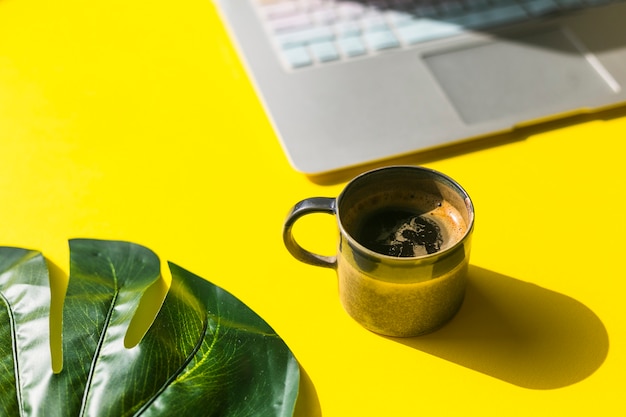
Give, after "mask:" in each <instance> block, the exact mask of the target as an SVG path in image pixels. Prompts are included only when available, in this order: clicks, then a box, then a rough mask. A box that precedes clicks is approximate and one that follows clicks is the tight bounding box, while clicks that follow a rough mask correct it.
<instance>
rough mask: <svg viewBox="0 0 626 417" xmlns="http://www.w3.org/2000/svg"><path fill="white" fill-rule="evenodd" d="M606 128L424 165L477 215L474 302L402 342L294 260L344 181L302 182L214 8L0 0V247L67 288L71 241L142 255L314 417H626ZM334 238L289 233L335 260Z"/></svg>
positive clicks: (327, 219)
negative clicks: (240, 324) (321, 202)
mask: <svg viewBox="0 0 626 417" xmlns="http://www.w3.org/2000/svg"><path fill="white" fill-rule="evenodd" d="M234 1H236V0H234ZM605 116H606V117H603V118H600V119H598V120H591V119H589V120H582V121H579V122H578V123H575V124H560V125H558V126H552V129H545V130H535V131H533V132H528V133H527V134H523V135H518V136H517V137H516V139H517V140H515V141H506V140H504V141H499V142H498V143H493V144H492V146H482V145H481V146H480V147H478V146H477V147H475V148H468V149H464V150H463V151H457V152H454V153H449V154H448V155H445V154H444V156H442V157H438V158H433V157H429V158H424V157H415V158H414V160H412V162H413V163H422V164H424V165H427V166H429V167H431V168H435V169H437V170H440V171H443V172H445V173H446V174H448V175H450V176H452V177H453V178H455V179H456V180H458V181H459V182H460V183H461V184H462V185H463V186H464V187H465V188H466V189H467V190H468V192H469V193H470V195H471V196H472V198H473V200H474V203H475V206H476V212H477V223H476V230H475V234H474V243H473V252H472V262H471V263H472V266H471V268H470V289H469V290H470V292H468V299H467V300H466V305H465V306H464V307H463V309H462V310H461V312H460V313H459V315H458V316H457V317H456V318H455V319H454V320H453V321H452V322H451V323H450V324H449V326H447V327H445V328H443V329H442V330H441V331H439V332H437V333H433V334H432V335H430V336H427V337H424V338H421V339H408V340H392V339H388V338H384V337H381V336H378V335H375V334H373V333H370V332H368V331H367V330H364V329H363V328H362V327H360V326H359V325H358V324H356V323H355V322H354V321H353V320H352V319H351V318H350V317H348V316H347V314H346V313H345V312H344V311H343V310H342V308H341V306H340V304H339V301H338V297H337V288H336V278H335V275H334V272H333V271H332V270H327V269H321V268H316V267H312V266H307V265H305V264H302V263H300V262H298V261H296V260H295V259H293V258H292V257H291V256H290V255H289V254H288V253H287V251H286V250H285V249H284V247H283V243H282V240H281V228H282V222H283V219H284V216H285V214H286V213H287V211H288V209H289V208H290V207H291V205H292V204H293V203H295V202H296V201H298V200H300V199H302V198H305V197H309V196H314V195H324V196H335V195H336V194H337V193H338V192H339V191H340V190H341V189H342V187H343V185H344V183H343V181H344V180H343V179H342V180H341V181H340V182H339V183H331V182H330V181H325V182H324V183H323V184H322V182H320V181H319V179H315V181H313V180H312V179H311V178H307V177H306V176H304V175H301V174H299V173H297V172H295V171H294V170H292V169H291V167H290V166H289V165H288V163H287V161H286V159H285V157H284V156H283V154H282V152H281V149H280V147H279V145H278V142H277V140H276V138H275V136H274V133H273V132H272V130H271V127H270V125H269V123H268V121H267V119H266V117H265V115H264V113H263V111H262V109H261V106H260V104H259V101H258V99H257V97H256V96H255V94H254V92H253V90H252V88H251V84H250V82H249V80H248V79H247V77H246V75H245V73H244V71H243V68H242V66H241V63H240V61H239V60H238V58H237V56H236V54H235V51H234V50H233V47H232V46H231V44H230V43H229V41H228V38H227V36H226V34H225V31H224V28H223V26H222V25H221V23H220V21H219V20H218V18H217V15H216V11H215V10H214V7H213V6H212V5H211V3H210V2H209V1H208V0H186V1H176V2H171V1H150V2H148V1H143V2H141V1H140V2H129V1H118V0H110V1H106V2H105V1H90V2H82V1H62V2H56V1H54V2H53V1H41V0H0V146H1V148H0V202H1V203H0V225H1V230H2V233H1V234H0V244H2V245H7V246H19V247H26V248H32V249H38V250H41V251H42V252H43V253H44V254H45V255H46V256H47V258H48V259H49V260H50V262H51V263H52V264H54V265H56V266H57V267H58V268H59V269H60V271H61V272H60V273H59V272H57V275H59V276H62V275H63V273H67V269H68V250H67V240H68V239H69V238H73V237H88V238H100V239H121V240H130V241H133V242H137V243H140V244H143V245H146V246H148V247H149V248H151V249H153V250H154V251H155V252H156V253H157V254H158V255H159V256H160V257H161V259H162V260H164V261H165V260H171V261H173V262H175V263H177V264H179V265H181V266H183V267H185V268H187V269H189V270H191V271H193V272H194V273H196V274H198V275H200V276H203V277H205V278H207V279H209V280H211V281H212V282H214V283H216V284H217V285H220V286H222V287H223V288H225V289H227V290H228V291H230V292H232V293H233V294H234V295H236V296H237V297H238V298H239V299H241V300H242V301H244V302H245V303H246V304H248V305H249V306H250V307H251V308H252V309H254V310H255V311H256V312H257V313H259V314H260V315H261V316H262V317H263V318H264V319H266V320H267V321H268V322H269V323H270V325H272V326H273V327H274V329H275V330H276V331H277V332H278V333H279V334H280V335H281V336H282V337H283V339H284V340H285V341H286V343H287V344H288V345H289V346H290V348H291V349H292V350H293V352H294V354H295V355H296V357H297V358H298V360H299V362H300V364H301V366H302V368H303V370H304V372H305V375H306V376H305V378H304V383H303V387H302V397H301V399H300V402H299V404H298V410H297V412H298V415H299V416H313V417H317V416H320V415H321V416H324V417H346V416H359V417H369V416H372V417H374V416H375V417H380V416H393V417H402V416H417V415H431V416H432V415H437V416H460V415H469V416H515V415H523V416H527V415H533V416H537V417H538V416H555V415H559V416H570V415H605V416H613V415H615V416H623V415H626V403H625V402H624V398H623V390H624V384H623V378H624V372H625V371H626V325H625V324H624V317H626V315H625V311H624V310H626V308H625V303H624V292H625V290H626V284H624V281H625V279H626V272H625V267H624V259H625V255H626V251H625V249H626V244H624V241H625V239H624V237H625V236H626V220H625V218H626V216H625V215H624V203H625V197H624V195H625V194H626V193H625V191H626V186H625V185H624V180H625V177H626V175H625V174H626V168H624V167H625V166H626V165H625V164H624V159H625V158H624V157H625V156H626V118H625V117H620V115H619V113H617V114H616V113H615V112H614V113H608V114H606V115H605ZM403 162H406V161H403ZM304 220H306V221H304ZM333 221H334V220H333V218H332V217H331V216H324V215H320V216H316V217H313V218H311V219H308V220H307V219H303V223H302V224H300V225H298V228H297V230H296V233H298V236H299V238H300V239H301V241H302V243H303V244H305V245H308V246H307V247H311V248H315V249H319V250H321V251H324V252H326V253H332V252H333V251H334V240H335V236H334V225H333ZM57 287H58V285H57ZM59 288H60V287H59ZM56 291H57V292H58V291H59V289H58V288H57V290H56Z"/></svg>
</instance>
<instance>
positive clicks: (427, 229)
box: [355, 209, 444, 257]
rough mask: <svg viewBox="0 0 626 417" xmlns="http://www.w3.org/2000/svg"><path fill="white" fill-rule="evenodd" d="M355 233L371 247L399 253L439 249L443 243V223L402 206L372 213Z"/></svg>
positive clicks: (421, 252) (422, 252)
mask: <svg viewBox="0 0 626 417" xmlns="http://www.w3.org/2000/svg"><path fill="white" fill-rule="evenodd" d="M355 237H356V239H357V240H358V241H359V242H360V243H361V244H362V245H363V246H365V247H366V248H368V249H370V250H373V251H375V252H378V253H381V254H383V255H389V256H397V257H410V256H419V255H420V254H431V253H437V252H439V251H440V250H441V247H442V245H443V243H444V236H443V233H442V230H441V227H440V226H439V224H438V223H437V222H436V221H435V220H434V218H433V217H432V216H429V215H428V214H417V213H415V212H411V211H408V210H403V209H383V210H379V211H377V212H374V213H372V214H370V215H369V216H367V217H365V218H364V219H363V220H362V222H361V224H360V227H359V230H358V236H355Z"/></svg>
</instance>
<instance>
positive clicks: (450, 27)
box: [396, 19, 463, 45]
mask: <svg viewBox="0 0 626 417" xmlns="http://www.w3.org/2000/svg"><path fill="white" fill-rule="evenodd" d="M462 31H463V29H462V28H461V27H460V26H458V25H455V24H452V23H449V22H444V21H440V20H432V19H415V20H414V21H413V23H412V24H411V25H406V26H402V27H399V28H397V29H396V33H397V34H398V36H399V37H400V39H401V40H402V42H404V43H405V44H407V45H414V44H416V43H420V42H426V41H431V40H435V39H441V38H446V37H449V36H452V35H456V34H458V33H460V32H462Z"/></svg>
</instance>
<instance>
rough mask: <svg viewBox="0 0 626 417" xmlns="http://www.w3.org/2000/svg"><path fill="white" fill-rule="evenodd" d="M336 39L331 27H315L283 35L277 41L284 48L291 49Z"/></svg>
mask: <svg viewBox="0 0 626 417" xmlns="http://www.w3.org/2000/svg"><path fill="white" fill-rule="evenodd" d="M334 37H335V34H334V33H333V30H332V29H331V28H330V27H329V26H313V27H307V28H303V29H300V30H295V31H291V32H285V33H282V34H280V35H277V36H276V40H277V42H278V44H279V45H280V46H281V47H282V48H290V47H294V46H303V45H306V44H309V43H313V42H322V41H330V40H333V39H334Z"/></svg>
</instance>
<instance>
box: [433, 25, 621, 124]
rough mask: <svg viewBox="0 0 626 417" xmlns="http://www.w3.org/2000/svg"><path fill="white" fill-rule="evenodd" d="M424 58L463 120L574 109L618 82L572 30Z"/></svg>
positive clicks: (536, 34) (521, 116)
mask: <svg viewBox="0 0 626 417" xmlns="http://www.w3.org/2000/svg"><path fill="white" fill-rule="evenodd" d="M425 60H426V63H427V65H428V67H429V68H430V70H431V71H432V73H433V74H434V76H435V77H436V78H437V80H438V81H439V83H440V85H441V87H442V88H443V89H444V91H445V92H446V94H447V95H448V96H449V98H450V100H451V101H452V102H453V104H454V106H455V107H456V109H457V111H458V112H459V114H460V115H461V117H462V118H463V120H464V121H465V122H467V123H478V122H484V121H489V120H494V119H496V120H497V119H501V118H503V117H510V116H516V115H517V116H520V118H521V120H523V119H524V117H531V118H532V117H538V115H542V114H543V113H541V114H539V113H538V114H537V115H535V112H536V111H537V112H538V111H540V110H542V109H544V110H550V109H555V110H558V111H564V110H565V109H575V108H578V107H581V106H584V105H585V103H587V102H588V101H589V98H593V97H598V96H602V95H607V94H612V93H613V92H614V89H616V88H619V87H617V85H616V83H615V81H614V80H613V78H612V77H611V75H610V74H609V73H608V72H607V71H606V70H605V69H604V67H602V65H601V64H600V63H599V62H598V61H597V60H596V59H595V57H594V56H593V55H591V54H590V53H589V52H587V51H585V50H584V47H583V46H582V44H581V43H580V42H579V41H578V40H577V39H576V38H575V37H574V35H573V34H571V33H569V32H568V33H566V32H565V31H563V30H560V29H553V30H550V31H547V32H542V33H534V34H526V35H524V36H520V37H515V38H506V39H505V38H502V39H499V40H497V41H494V42H490V43H486V44H485V43H483V44H478V45H473V46H470V47H468V48H464V49H455V50H452V51H447V52H442V53H436V54H433V55H429V56H426V57H425ZM562 104H565V107H563V106H562Z"/></svg>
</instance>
